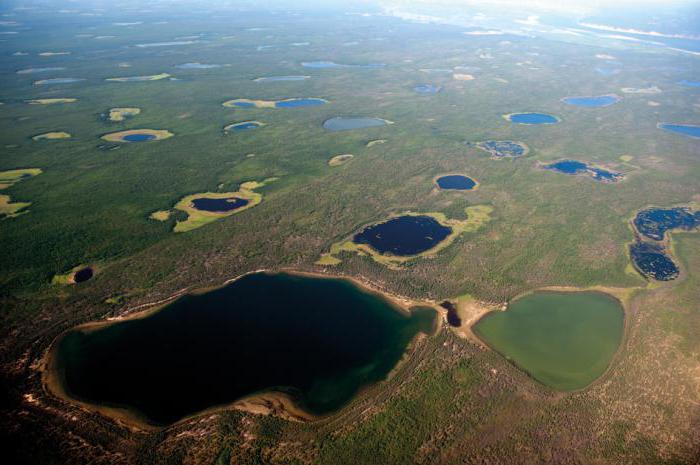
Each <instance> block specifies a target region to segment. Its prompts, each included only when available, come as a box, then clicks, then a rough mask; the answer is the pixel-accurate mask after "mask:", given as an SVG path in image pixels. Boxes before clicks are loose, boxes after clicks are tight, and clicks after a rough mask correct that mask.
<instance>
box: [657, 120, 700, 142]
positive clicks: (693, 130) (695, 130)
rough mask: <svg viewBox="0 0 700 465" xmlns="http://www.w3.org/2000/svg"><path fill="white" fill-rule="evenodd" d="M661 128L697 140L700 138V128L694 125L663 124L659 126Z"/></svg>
mask: <svg viewBox="0 0 700 465" xmlns="http://www.w3.org/2000/svg"><path fill="white" fill-rule="evenodd" d="M659 128H661V129H663V130H664V131H668V132H673V133H676V134H681V135H683V136H688V137H693V138H696V139H698V138H700V126H696V125H694V124H670V123H662V124H659Z"/></svg>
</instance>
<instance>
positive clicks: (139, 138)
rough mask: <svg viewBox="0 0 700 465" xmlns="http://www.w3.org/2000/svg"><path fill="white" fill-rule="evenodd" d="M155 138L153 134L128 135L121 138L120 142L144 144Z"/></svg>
mask: <svg viewBox="0 0 700 465" xmlns="http://www.w3.org/2000/svg"><path fill="white" fill-rule="evenodd" d="M155 138H156V136H154V135H153V134H129V135H127V136H124V137H122V140H125V141H127V142H146V141H149V140H155Z"/></svg>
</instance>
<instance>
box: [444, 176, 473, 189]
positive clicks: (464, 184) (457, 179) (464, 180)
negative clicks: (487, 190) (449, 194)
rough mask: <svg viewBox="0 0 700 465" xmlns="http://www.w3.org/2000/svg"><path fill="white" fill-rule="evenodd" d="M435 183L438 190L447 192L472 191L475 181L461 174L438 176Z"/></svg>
mask: <svg viewBox="0 0 700 465" xmlns="http://www.w3.org/2000/svg"><path fill="white" fill-rule="evenodd" d="M435 182H436V183H437V185H438V186H439V187H440V189H449V190H460V191H469V190H472V189H474V186H476V181H474V180H473V179H472V178H470V177H468V176H462V175H461V174H449V175H447V176H440V177H439V178H437V179H436V180H435Z"/></svg>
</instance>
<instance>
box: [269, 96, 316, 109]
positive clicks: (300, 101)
mask: <svg viewBox="0 0 700 465" xmlns="http://www.w3.org/2000/svg"><path fill="white" fill-rule="evenodd" d="M326 103H328V101H327V100H324V99H322V98H294V99H289V100H280V101H279V102H276V103H275V107H276V108H298V107H315V106H319V105H324V104H326Z"/></svg>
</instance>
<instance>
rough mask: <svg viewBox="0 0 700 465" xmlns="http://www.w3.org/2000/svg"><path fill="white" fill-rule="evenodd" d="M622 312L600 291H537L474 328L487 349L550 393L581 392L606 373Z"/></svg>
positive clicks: (618, 337)
mask: <svg viewBox="0 0 700 465" xmlns="http://www.w3.org/2000/svg"><path fill="white" fill-rule="evenodd" d="M623 320H624V313H623V309H622V305H621V304H620V303H619V301H617V300H616V299H614V298H613V297H611V296H609V295H607V294H603V293H599V292H536V293H534V294H530V295H527V296H525V297H522V298H520V299H517V300H516V301H514V302H513V303H511V304H510V305H509V306H508V310H506V311H504V312H493V313H490V314H488V315H486V316H485V317H484V318H482V319H481V320H480V321H479V322H478V323H477V324H476V325H475V327H474V331H475V333H476V334H477V335H478V336H479V337H480V338H482V339H483V340H484V341H486V342H487V343H488V344H489V345H490V346H491V347H493V348H494V349H495V350H497V351H498V352H500V353H501V354H503V355H504V356H505V357H507V358H508V359H509V360H511V361H513V362H514V363H515V364H516V365H518V366H519V367H521V368H522V369H524V370H525V371H527V372H528V373H529V374H530V375H532V377H533V378H535V379H536V380H538V381H540V382H541V383H543V384H546V385H548V386H550V387H553V388H554V389H558V390H562V391H570V390H575V389H580V388H583V387H585V386H587V385H589V384H590V383H592V382H593V381H595V380H596V379H597V378H598V377H599V376H600V375H602V374H603V373H604V372H605V370H606V369H607V367H608V365H609V364H610V361H611V360H612V358H613V356H614V355H615V352H616V351H617V348H618V346H619V345H620V342H621V340H622V334H623Z"/></svg>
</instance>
